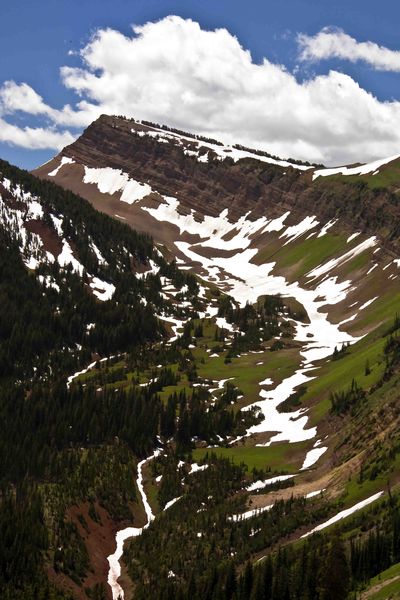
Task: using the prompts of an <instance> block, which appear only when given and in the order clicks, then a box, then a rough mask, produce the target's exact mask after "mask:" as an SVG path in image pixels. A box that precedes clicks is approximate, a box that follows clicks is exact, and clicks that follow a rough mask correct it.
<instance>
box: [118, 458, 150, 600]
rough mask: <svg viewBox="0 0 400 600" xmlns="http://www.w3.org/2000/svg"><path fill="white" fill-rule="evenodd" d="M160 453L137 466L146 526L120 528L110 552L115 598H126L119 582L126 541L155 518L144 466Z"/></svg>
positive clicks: (139, 533) (140, 531)
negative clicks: (146, 490) (144, 484)
mask: <svg viewBox="0 0 400 600" xmlns="http://www.w3.org/2000/svg"><path fill="white" fill-rule="evenodd" d="M159 454H160V450H156V451H155V452H154V453H153V454H152V455H151V456H150V457H149V458H147V459H145V460H142V461H140V463H139V464H138V466H137V481H136V483H137V487H138V490H139V493H140V496H141V498H142V502H143V506H144V510H145V512H146V518H147V523H146V525H145V526H144V527H126V528H125V529H120V530H119V531H118V532H117V535H116V538H115V539H116V543H117V547H116V550H115V552H114V554H110V556H108V557H107V560H108V564H109V565H110V569H109V571H108V580H107V581H108V584H109V586H110V587H111V590H112V595H113V600H118V599H119V598H121V599H122V600H123V599H124V590H123V589H122V587H121V586H120V585H119V583H118V578H119V577H120V575H121V563H120V559H121V557H122V554H123V551H124V543H125V541H126V540H127V539H128V538H132V537H137V536H138V535H141V533H142V531H143V529H146V527H148V526H149V525H150V523H151V521H152V520H153V519H154V515H153V511H152V510H151V506H150V504H149V502H148V500H147V496H146V492H145V490H144V486H143V468H144V466H145V465H146V464H147V463H148V462H150V461H151V460H153V458H156V456H158V455H159Z"/></svg>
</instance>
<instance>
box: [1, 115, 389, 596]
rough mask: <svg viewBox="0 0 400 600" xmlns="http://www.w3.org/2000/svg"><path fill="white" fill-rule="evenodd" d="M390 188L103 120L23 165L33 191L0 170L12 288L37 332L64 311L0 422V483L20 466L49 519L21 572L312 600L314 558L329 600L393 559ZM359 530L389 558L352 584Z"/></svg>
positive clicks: (68, 584)
mask: <svg viewBox="0 0 400 600" xmlns="http://www.w3.org/2000/svg"><path fill="white" fill-rule="evenodd" d="M392 158H393V157H392ZM397 170H398V159H396V158H394V159H393V160H389V161H382V162H381V164H380V165H377V164H374V165H369V166H357V167H352V168H349V169H348V170H345V172H344V173H337V172H331V170H325V169H321V167H320V166H313V165H308V164H298V163H295V162H293V161H292V162H291V161H282V160H280V159H278V158H277V157H271V156H269V155H267V154H266V153H257V152H256V151H251V150H248V149H243V148H240V147H225V146H223V145H221V144H220V143H218V142H217V141H215V140H206V139H199V138H196V137H195V136H191V135H190V134H185V133H184V132H178V131H171V130H169V129H167V128H163V127H160V126H156V125H154V124H150V123H144V124H143V123H136V122H134V121H129V120H126V119H123V118H120V117H106V116H103V117H101V118H100V119H99V120H98V121H96V122H95V123H94V124H92V125H91V126H90V127H89V128H88V129H87V130H86V132H85V133H84V134H83V135H82V136H81V138H80V139H79V140H77V142H75V143H74V144H72V145H71V146H69V147H68V148H66V149H64V150H63V152H62V153H61V154H60V155H59V156H58V157H56V158H55V159H53V160H52V161H50V162H49V163H48V164H46V165H43V166H42V167H41V168H40V169H38V170H36V175H38V176H39V177H40V178H42V180H47V181H40V180H39V179H37V178H35V177H33V176H32V175H28V174H26V173H23V172H20V171H18V170H16V169H13V168H12V167H9V166H7V165H6V164H2V175H3V188H2V192H0V193H1V195H2V206H3V213H2V214H3V219H2V223H3V224H4V226H3V229H5V230H6V229H7V228H8V229H11V231H12V232H13V233H12V236H11V237H12V238H13V244H14V246H13V248H14V251H15V258H14V259H13V260H15V261H17V260H19V268H20V271H19V272H20V275H18V281H20V280H21V281H22V278H26V277H30V281H33V282H34V283H33V284H32V285H34V286H38V285H42V284H43V281H46V282H47V286H46V287H44V286H43V288H44V289H42V288H39V292H41V293H42V295H43V298H44V299H45V300H43V302H44V301H45V302H46V306H45V307H44V308H43V309H42V310H41V311H40V314H39V315H36V314H35V317H34V321H35V323H36V322H37V323H46V316H47V315H48V318H49V319H50V318H51V316H52V315H53V314H54V313H57V314H58V311H61V312H60V320H61V322H62V325H63V327H64V329H62V330H61V332H60V335H59V336H58V337H57V336H56V341H51V343H49V345H48V347H47V348H45V349H44V351H43V353H42V354H40V362H38V361H37V357H36V354H35V352H33V351H32V352H31V356H32V357H31V358H30V359H29V360H30V361H31V362H30V363H29V364H30V365H31V366H30V370H29V369H28V370H27V371H26V373H24V379H23V381H22V386H20V389H19V390H18V393H19V396H18V397H17V396H12V397H11V401H10V402H8V403H7V402H6V403H5V405H4V407H3V417H2V418H3V421H4V422H5V423H6V424H7V430H8V432H9V433H8V437H7V438H6V440H5V444H4V456H6V458H7V460H6V462H5V464H6V465H8V466H7V469H8V470H7V471H6V472H5V474H4V476H3V477H4V478H5V479H6V481H7V482H8V485H9V483H10V481H13V478H15V477H16V475H15V473H14V472H13V468H14V467H13V461H12V459H11V458H12V455H13V452H17V455H18V460H17V461H16V462H17V463H18V465H19V471H18V478H19V479H22V478H23V477H24V476H26V474H27V473H28V474H29V476H30V477H32V478H33V481H34V484H35V486H36V487H37V488H38V490H39V492H40V493H41V494H42V495H43V498H44V499H45V500H44V507H45V508H46V507H47V506H48V505H50V506H51V507H52V510H51V511H50V513H49V512H48V511H47V509H46V510H44V514H45V515H48V514H50V515H55V516H54V517H53V522H54V521H55V519H57V522H58V523H60V525H59V527H57V528H55V529H54V526H53V525H52V524H51V522H49V520H48V517H47V520H46V519H44V528H45V530H46V531H47V532H50V533H49V535H50V537H51V542H50V543H49V544H48V546H46V545H43V546H40V549H39V551H38V554H37V556H38V564H39V563H40V557H42V559H41V560H42V563H40V564H42V566H43V564H44V565H47V569H48V570H49V571H48V572H49V573H50V576H51V580H52V581H53V582H54V583H55V584H56V585H57V586H61V587H62V588H63V589H64V590H66V589H68V590H71V591H72V593H73V594H74V595H75V597H82V598H89V597H96V595H98V597H102V596H101V594H103V595H104V594H107V595H108V597H110V592H111V589H112V594H113V597H114V598H115V599H116V598H117V597H118V594H121V593H122V594H124V595H125V598H129V597H130V596H131V595H132V591H133V590H134V596H135V598H136V597H138V598H148V597H149V596H150V595H151V597H154V598H160V599H161V598H163V599H165V598H171V600H172V598H189V597H190V598H192V597H194V598H203V597H209V598H212V599H214V598H215V600H217V598H218V599H219V598H220V597H221V593H222V590H225V592H224V594H225V595H224V597H228V598H231V599H232V600H233V598H235V599H236V598H238V597H246V598H248V597H253V596H254V597H255V598H258V597H267V598H268V597H270V595H268V594H269V592H267V588H268V586H269V585H270V584H271V585H270V587H271V586H272V587H271V590H274V591H273V598H274V599H275V600H277V599H280V598H297V597H310V598H311V597H312V598H321V599H322V598H325V597H327V596H326V594H327V593H328V592H329V591H330V590H334V589H335V585H336V584H337V581H336V583H335V579H334V578H330V571H329V569H327V568H326V565H327V564H330V563H331V561H332V560H337V561H338V563H341V564H344V567H343V569H344V570H343V572H341V573H342V575H343V573H344V572H345V571H346V573H347V574H349V573H350V575H351V576H350V575H349V576H348V575H346V576H345V577H344V576H343V581H345V583H346V585H345V586H344V587H343V590H345V589H346V590H347V589H348V590H349V589H355V588H356V587H357V586H360V585H363V584H364V582H365V581H366V580H368V578H369V577H371V576H373V575H375V574H377V572H378V571H377V570H376V569H380V570H383V569H386V568H387V567H389V566H390V565H391V564H392V563H395V562H398V550H397V548H398V531H399V530H398V528H397V525H396V523H398V521H397V519H398V514H397V512H398V511H397V505H398V486H399V480H400V471H399V469H398V449H399V448H400V444H399V440H398V434H397V431H398V425H399V423H398V419H399V417H398V415H399V410H398V399H397V389H398V377H399V373H398V365H399V361H398V355H399V352H398V337H397V335H398V331H399V321H398V318H397V317H396V312H397V310H398V306H399V301H400V289H399V285H398V281H399V279H398V276H399V260H398V258H397V257H398V236H397V232H398V223H399V219H398V216H399V215H398V196H397V186H398V181H399V179H400V178H398V177H397V175H396V173H397ZM358 173H359V174H358ZM9 180H12V181H13V182H14V183H13V184H11V183H10V181H9ZM377 181H378V182H379V185H376V183H375V182H377ZM53 182H56V183H58V184H60V185H61V186H63V187H64V188H65V189H66V190H72V191H62V190H61V189H60V188H59V187H58V186H55V185H54V183H53ZM18 186H19V187H18ZM73 192H79V194H81V195H82V196H83V197H85V198H86V199H87V200H88V201H89V203H91V204H92V205H93V207H95V208H97V209H99V210H100V211H101V212H102V213H107V214H108V215H110V216H112V217H114V219H113V220H112V219H110V218H109V217H107V216H105V215H104V214H103V215H102V214H101V213H97V212H96V211H94V210H93V208H91V207H90V205H89V203H87V202H85V201H84V200H82V199H81V198H79V197H77V196H75V195H74V193H73ZM27 193H28V196H26V194H27ZM8 195H9V196H8ZM12 222H15V223H16V225H15V226H13V227H10V224H11V223H12ZM127 225H130V226H131V228H133V229H135V230H139V231H141V232H143V233H144V234H145V235H143V234H142V235H140V234H136V233H133V232H132V229H131V228H129V227H127ZM27 229H30V231H31V234H30V236H27V235H25V234H24V233H23V232H24V231H26V230H27ZM21 232H22V235H21ZM147 233H151V234H152V236H153V238H154V240H155V242H156V244H158V245H157V246H156V247H155V248H154V247H153V243H152V241H151V239H150V238H149V237H148V235H147ZM161 251H162V253H163V255H161V254H160V253H161ZM60 257H61V258H60ZM164 257H166V258H168V259H172V258H174V259H175V260H176V262H172V263H167V262H166V259H165V258H164ZM6 263H7V261H6ZM24 265H25V266H24ZM69 265H70V266H69ZM146 273H147V274H146ZM189 273H191V274H189ZM41 277H43V278H44V279H43V280H41V279H40V278H41ZM10 279H11V277H10ZM9 285H11V283H10V284H9ZM54 285H57V286H58V287H59V290H60V291H59V292H58V291H57V289H56V288H55V287H54ZM51 286H53V287H51ZM56 292H57V295H55V293H56ZM7 293H8V302H9V303H10V298H11V296H12V293H11V292H7ZM39 295H40V293H39ZM58 296H60V297H61V298H62V300H61V299H60V298H59V297H58ZM67 301H69V304H68V302H67ZM26 302H27V299H26V298H23V299H22V300H21V304H22V305H24V304H26ZM64 305H67V307H68V310H65V309H64ZM39 306H40V303H39ZM16 309H17V307H16V306H13V310H15V311H16ZM42 313H43V314H44V315H45V316H44V317H42ZM92 314H93V319H92V318H91V317H92ZM73 318H74V319H75V320H76V319H77V320H78V324H77V325H76V326H75V325H74V327H72V326H71V327H70V328H69V329H68V328H67V329H68V331H67V333H65V329H66V324H67V323H68V324H69V322H70V321H71V322H72V319H73ZM40 319H42V320H40ZM26 322H27V318H26V315H23V316H22V317H21V324H22V325H21V327H20V329H22V328H23V327H25V326H26ZM49 322H50V321H49ZM93 323H94V324H95V325H94V326H93ZM53 329H54V327H53V325H51V326H50V327H49V332H51V331H53ZM5 331H6V333H5V335H4V340H8V337H9V333H7V330H6V329H5ZM56 331H57V330H56ZM97 332H100V334H98V333H97ZM68 336H69V337H68ZM45 337H47V335H46V336H45ZM64 339H65V342H66V343H64V344H62V340H64ZM57 344H58V345H57ZM77 344H78V345H79V346H77ZM20 346H21V344H20V343H19V344H16V345H15V346H14V352H15V354H16V355H18V350H19V349H20ZM49 353H50V356H52V354H51V353H54V354H55V359H54V360H52V362H51V361H50V360H49ZM110 355H111V357H110ZM115 355H116V356H115ZM18 356H20V355H18ZM100 358H102V359H103V360H100ZM21 361H22V363H23V364H24V365H25V364H28V361H27V360H26V358H25V357H23V358H22V359H21ZM55 365H56V366H57V368H56V366H55ZM39 366H40V371H35V369H38V368H39ZM82 367H84V368H82ZM7 368H8V367H7ZM33 373H34V374H35V375H33ZM32 375H33V383H32V381H31V379H32ZM54 376H55V377H54ZM14 377H16V375H14ZM56 380H57V381H56ZM8 384H9V382H5V383H4V385H5V386H8ZM5 389H8V388H5ZM44 398H46V399H47V401H44ZM15 406H17V408H18V411H17V412H18V414H20V415H21V419H19V420H15V422H14V421H13V417H14V415H15ZM21 437H23V438H24V439H26V440H27V442H26V444H25V445H24V446H22V448H19V446H18V444H16V443H15V440H16V439H18V438H21ZM34 437H36V438H37V440H38V441H37V442H36V443H34V442H33V438H34ZM31 447H34V448H35V452H31V454H32V457H31V461H30V462H29V461H27V460H26V456H27V455H29V449H30V448H31ZM49 457H50V459H51V460H50V461H49ZM139 459H143V460H141V461H140V462H139ZM145 459H146V460H145ZM137 463H138V465H137V467H136V464H137ZM48 465H50V466H48ZM96 473H97V474H98V476H96ZM134 478H135V479H134ZM34 497H35V494H34V492H33V491H31V492H29V494H28V495H27V498H28V505H29V498H34ZM57 498H61V499H62V501H61V502H60V501H58V500H57ZM74 504H77V505H78V509H74V508H73V507H74ZM272 505H274V506H273V507H272ZM13 510H15V509H13ZM104 510H106V511H107V514H105V513H104V512H103V511H104ZM343 511H345V512H344V513H343ZM358 511H363V512H362V513H359V512H358ZM342 513H343V514H342ZM96 515H97V516H96ZM98 515H101V516H100V517H98ZM351 515H352V516H351ZM374 515H375V516H376V515H379V518H378V519H374ZM154 516H155V518H154V522H151V521H152V519H153V517H154ZM342 516H343V520H340V524H339V530H341V532H342V534H343V552H342V553H341V551H340V552H339V553H338V554H335V553H334V548H335V547H336V546H337V547H339V548H341V547H342V546H341V544H336V542H335V540H336V538H335V536H334V535H331V533H330V528H329V525H330V523H331V519H333V522H334V521H335V520H336V519H337V518H341V517H342ZM364 518H365V519H366V520H365V522H364V524H363V519H364ZM109 519H111V522H112V523H113V525H112V526H111V531H110V527H108V525H107V523H108V524H109ZM132 522H133V525H134V528H133V529H129V527H128V528H127V529H126V528H125V525H131V524H132ZM150 522H151V523H150ZM68 523H72V525H68ZM96 524H97V525H96ZM99 524H100V526H101V528H102V529H101V528H100V530H99V527H98V525H99ZM145 524H146V525H149V526H148V527H147V526H146V528H144V529H142V526H144V525H145ZM325 525H326V526H327V533H325ZM107 527H108V533H107V536H108V537H107V540H108V541H107V548H110V547H111V542H110V541H109V540H110V536H112V534H113V533H114V531H113V530H112V527H115V528H117V527H118V528H121V529H120V531H119V533H118V536H117V540H121V539H126V542H125V546H124V548H125V551H126V553H125V555H124V561H123V564H124V565H125V566H124V568H123V577H122V580H120V582H118V576H119V573H120V568H121V567H120V558H121V553H122V545H121V543H119V544H118V546H117V549H116V552H115V553H114V554H112V555H111V556H109V565H110V570H109V572H108V573H107V565H106V566H105V564H104V561H105V555H104V553H103V555H102V558H100V559H99V560H100V562H99V563H98V565H97V566H96V567H93V560H94V559H95V556H96V555H97V553H96V552H95V550H94V546H95V545H96V541H95V540H97V539H99V538H98V537H96V536H99V535H102V533H101V532H104V531H105V530H106V529H107ZM315 528H320V529H321V530H322V529H323V530H324V533H323V534H322V535H321V537H320V538H317V539H316V540H315V541H314V538H313V540H312V541H311V542H310V543H308V542H307V541H301V539H302V538H301V536H303V535H308V534H309V533H310V532H312V531H313V530H314V529H315ZM367 535H368V536H370V538H371V539H369V538H368V540H369V541H368V544H369V546H368V548H369V549H370V550H368V552H369V551H371V553H372V552H373V551H374V552H375V550H372V549H373V548H375V546H374V543H375V542H374V541H373V540H374V539H375V537H376V536H378V538H379V539H382V538H383V537H384V538H385V540H386V542H385V544H386V546H384V547H385V548H386V550H385V554H384V555H383V554H382V557H381V559H380V560H379V561H378V563H377V564H376V565H375V567H373V566H372V565H371V563H370V562H368V561H367V560H365V565H366V567H365V569H364V570H362V569H360V568H358V567H357V564H358V563H357V561H356V558H354V560H353V558H352V559H351V560H350V559H349V558H348V557H349V556H350V553H351V552H352V553H353V554H352V555H351V556H353V557H358V558H357V560H361V559H360V558H359V557H360V556H364V557H365V556H366V555H367V554H368V552H367V549H366V548H367V546H365V547H364V545H363V544H364V542H365V538H366V536H367ZM60 536H62V540H63V541H62V543H61V544H59V539H60ZM132 536H134V539H130V538H131V537H132ZM374 536H375V537H374ZM389 540H390V541H389ZM292 541H296V542H298V543H296V544H295V545H294V546H293V547H292V546H290V548H289V549H288V556H289V558H285V553H283V554H282V553H281V552H279V551H278V548H279V547H281V546H282V545H287V544H288V543H290V542H292ZM382 547H383V546H382ZM57 548H59V550H57ZM211 548H212V552H213V554H212V556H213V558H212V560H211V558H210V556H211V555H210V549H211ZM71 549H73V552H72V553H73V555H74V557H75V560H73V558H72V556H71V551H72V550H71ZM85 549H86V550H85ZM107 552H111V550H107ZM302 553H303V554H302ZM265 556H267V559H266V562H265V564H266V565H267V566H266V567H265V570H264V568H262V569H261V570H257V569H254V573H253V569H252V567H246V572H247V571H248V575H245V574H244V575H243V577H242V576H241V574H242V572H243V569H244V567H245V563H246V562H247V561H251V562H255V561H257V560H258V559H260V558H264V557H265ZM302 556H303V557H304V560H305V561H306V562H307V564H309V565H311V566H310V568H309V569H306V573H307V577H306V578H305V579H304V580H302V581H303V583H301V582H300V580H299V574H300V571H301V568H302V567H301V565H302V564H304V563H302V562H301V561H302V558H301V557H302ZM43 557H45V558H44V559H43ZM215 557H216V558H215ZM343 557H344V558H343ZM90 561H92V564H91V566H90ZM289 563H292V565H293V568H292V569H289V567H288V564H289ZM91 568H92V569H93V568H94V572H95V574H96V577H95V578H94V579H93V577H92V576H91V575H90V569H91ZM285 569H286V571H287V577H286V578H285V577H283V576H282V572H284V570H285ZM374 569H375V570H374ZM35 572H36V571H35ZM266 572H268V573H270V575H268V577H270V584H268V581H269V579H268V577H267V575H266ZM246 577H247V579H246ZM315 577H317V579H318V581H317V582H315ZM106 578H108V582H109V584H110V586H111V588H110V587H105V586H104V587H103V588H101V585H102V584H103V585H104V584H105V581H106ZM250 580H251V581H250ZM267 580H268V581H267ZM13 581H14V580H13ZM280 581H287V582H290V586H289V583H288V585H286V587H285V586H281V585H280V584H279V585H278V583H277V582H280ZM313 581H314V582H315V585H314V584H313ZM262 582H263V583H262ZM271 582H275V583H271ZM120 584H121V585H120ZM228 584H229V585H228ZM253 584H254V585H253ZM10 585H11V584H10ZM121 586H122V587H121ZM301 586H303V587H301ZM313 586H314V587H313ZM87 587H89V588H90V590H89V591H87V590H86V589H85V588H87ZM10 589H12V588H11V587H10ZM341 593H342V597H345V596H344V594H345V591H343V592H341ZM324 594H325V595H324ZM252 595H253V596H252Z"/></svg>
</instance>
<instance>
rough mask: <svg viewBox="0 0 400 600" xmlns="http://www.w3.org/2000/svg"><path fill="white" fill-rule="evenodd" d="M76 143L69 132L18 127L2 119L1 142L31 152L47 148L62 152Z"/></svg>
mask: <svg viewBox="0 0 400 600" xmlns="http://www.w3.org/2000/svg"><path fill="white" fill-rule="evenodd" d="M73 141H74V136H72V135H71V133H69V132H68V131H64V132H60V131H55V130H53V129H51V128H43V127H18V126H16V125H12V124H11V123H7V121H5V120H4V119H2V118H0V142H6V143H7V144H10V145H13V146H20V147H21V148H27V149H30V150H41V149H45V148H49V149H55V150H61V149H62V148H64V146H66V145H67V144H71V143H72V142H73Z"/></svg>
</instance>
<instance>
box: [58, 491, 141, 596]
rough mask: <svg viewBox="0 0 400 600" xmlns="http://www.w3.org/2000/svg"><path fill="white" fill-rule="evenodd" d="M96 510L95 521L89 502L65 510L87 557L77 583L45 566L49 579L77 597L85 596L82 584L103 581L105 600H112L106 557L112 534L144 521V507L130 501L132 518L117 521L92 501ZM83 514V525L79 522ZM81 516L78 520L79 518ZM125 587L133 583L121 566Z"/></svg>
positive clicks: (110, 549) (113, 545)
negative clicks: (83, 574) (84, 573)
mask: <svg viewBox="0 0 400 600" xmlns="http://www.w3.org/2000/svg"><path fill="white" fill-rule="evenodd" d="M95 508H96V512H97V514H98V516H99V520H98V521H94V520H93V519H91V517H90V516H89V503H88V502H85V503H83V504H79V505H76V506H72V507H70V508H69V509H68V510H67V513H66V518H67V519H70V520H71V521H72V522H73V523H74V524H75V525H76V527H77V529H78V532H79V535H80V536H81V537H82V539H83V541H84V543H85V545H86V549H87V552H88V555H89V559H90V571H89V573H88V575H87V577H86V578H85V580H84V581H83V583H82V587H79V586H78V585H77V584H76V583H75V582H74V581H72V580H71V579H70V578H69V577H67V576H66V575H64V574H63V573H56V572H55V571H54V569H53V568H52V567H49V568H48V576H49V579H50V580H51V581H52V582H53V583H54V584H55V585H56V586H57V587H59V588H61V589H64V590H66V591H68V592H70V593H71V594H72V595H73V596H74V598H76V599H77V600H88V596H87V594H86V593H85V588H92V587H93V586H95V585H96V584H97V585H98V584H100V585H103V587H104V589H105V592H106V597H107V600H112V594H111V588H110V587H109V585H108V583H107V577H108V570H109V565H108V561H107V557H108V556H109V555H110V554H112V553H113V552H115V548H116V543H115V535H116V533H117V531H118V530H119V529H122V528H123V527H124V526H128V525H131V524H132V522H134V524H135V527H142V526H143V525H144V524H145V518H144V515H143V511H142V510H141V508H140V507H138V506H137V505H132V506H131V509H132V513H133V519H132V522H129V523H128V522H127V523H117V522H116V521H114V520H113V519H112V518H111V517H110V515H109V513H108V512H107V511H106V510H105V509H104V508H103V507H102V506H100V505H99V504H98V503H96V504H95ZM82 517H83V519H84V521H85V522H86V526H84V525H83V524H82V522H81V521H82ZM79 518H81V520H79ZM122 584H123V587H124V589H128V588H130V587H131V586H132V582H131V581H130V579H129V576H128V574H127V571H126V569H123V581H122Z"/></svg>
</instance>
